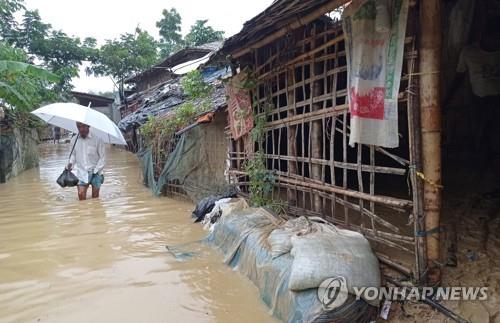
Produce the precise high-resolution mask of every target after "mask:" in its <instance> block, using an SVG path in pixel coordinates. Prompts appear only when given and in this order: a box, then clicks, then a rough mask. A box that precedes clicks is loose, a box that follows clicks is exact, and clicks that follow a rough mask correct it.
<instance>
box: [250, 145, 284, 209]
mask: <svg viewBox="0 0 500 323" xmlns="http://www.w3.org/2000/svg"><path fill="white" fill-rule="evenodd" d="M243 169H244V170H245V172H246V173H247V175H248V176H249V177H250V193H251V194H250V203H251V205H252V206H257V207H259V206H267V205H270V204H271V203H272V198H271V193H272V192H273V188H274V184H275V181H276V176H275V174H274V172H273V171H270V170H268V169H267V167H266V163H265V157H264V154H263V153H262V152H260V151H259V152H256V153H255V154H254V155H253V157H252V158H251V159H248V160H246V161H245V163H244V165H243Z"/></svg>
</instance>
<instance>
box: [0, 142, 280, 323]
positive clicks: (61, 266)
mask: <svg viewBox="0 0 500 323" xmlns="http://www.w3.org/2000/svg"><path fill="white" fill-rule="evenodd" d="M68 149H69V147H68V145H41V146H40V152H41V160H40V167H39V168H38V169H32V170H29V171H26V172H24V173H22V174H21V175H20V176H18V177H15V178H13V179H11V180H10V181H8V182H7V183H6V184H0V203H1V205H2V210H1V211H0V321H1V322H175V321H177V322H180V321H182V322H271V321H273V318H272V317H271V316H270V315H269V314H268V312H267V311H268V309H267V308H266V307H265V305H264V304H263V303H262V302H261V300H260V297H259V295H258V291H257V289H256V288H255V286H254V285H252V283H251V282H250V281H249V280H248V279H247V278H245V277H244V276H242V275H241V274H239V273H238V272H236V271H233V270H231V269H230V268H229V267H227V266H225V265H224V264H223V263H222V256H221V255H220V254H218V252H217V251H215V250H213V249H211V248H210V247H208V246H204V245H200V244H195V245H196V248H197V253H196V255H195V256H194V257H192V258H189V259H187V260H185V261H178V260H176V259H175V257H174V256H173V255H172V254H169V253H168V252H167V250H166V248H165V246H166V245H167V244H169V245H172V244H180V243H185V242H190V241H195V240H199V239H201V238H203V237H204V235H205V232H204V231H203V229H202V228H201V226H199V225H195V224H192V223H191V218H190V212H191V210H192V209H193V205H191V204H190V203H186V202H180V201H176V200H172V199H168V198H156V197H154V196H153V195H152V194H151V192H150V191H149V190H148V189H147V188H146V187H144V186H143V185H142V180H141V174H140V167H139V165H138V161H137V159H136V158H135V157H134V155H132V154H131V153H128V152H125V151H122V150H118V149H114V148H109V149H108V161H107V167H106V170H105V176H106V178H105V183H104V185H103V188H102V190H101V198H100V199H94V200H91V199H89V200H87V201H83V202H79V201H78V198H77V194H76V189H75V188H67V189H62V188H60V187H59V186H58V185H57V184H56V182H55V180H56V178H57V176H58V175H59V173H60V172H61V170H62V168H63V167H64V165H65V163H66V156H67V154H68Z"/></svg>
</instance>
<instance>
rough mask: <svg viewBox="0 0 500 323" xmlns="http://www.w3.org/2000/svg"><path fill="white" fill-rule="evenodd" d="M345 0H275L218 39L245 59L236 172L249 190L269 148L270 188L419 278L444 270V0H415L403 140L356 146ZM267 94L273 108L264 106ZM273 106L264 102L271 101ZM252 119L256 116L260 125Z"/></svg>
mask: <svg viewBox="0 0 500 323" xmlns="http://www.w3.org/2000/svg"><path fill="white" fill-rule="evenodd" d="M347 3H348V1H345V0H321V1H317V0H314V1H313V0H304V1H290V0H278V1H275V2H274V3H273V4H272V5H271V6H270V7H269V8H267V9H266V10H265V11H264V12H262V13H261V14H259V15H257V16H256V17H254V18H253V19H251V20H250V21H248V22H246V23H245V24H244V27H243V29H242V30H241V32H240V33H238V34H236V35H234V36H233V37H231V38H229V39H228V40H227V41H226V42H225V44H224V46H223V48H222V49H221V51H220V57H227V58H228V59H229V60H230V62H231V64H232V67H233V71H234V72H235V73H234V74H235V75H236V74H237V71H243V70H249V71H251V73H252V77H253V81H255V82H256V86H255V87H254V88H253V90H252V91H251V96H252V97H253V99H252V100H253V108H254V111H253V113H254V118H259V117H263V118H264V120H265V122H264V124H263V125H261V126H262V128H263V132H264V138H265V139H264V143H263V145H260V146H259V145H257V144H255V143H254V139H253V138H252V136H251V135H250V133H246V134H244V135H242V136H238V138H235V136H234V134H231V133H230V132H229V131H228V137H229V147H230V152H229V163H230V170H229V180H230V182H232V183H235V184H237V185H239V186H240V187H241V189H242V190H248V181H249V178H248V173H247V172H246V171H245V167H244V164H245V161H246V160H248V159H250V158H251V156H252V155H254V154H255V153H256V152H260V153H262V154H263V156H264V159H265V164H266V167H267V169H268V170H271V171H272V172H273V173H274V174H275V183H274V190H273V192H272V195H273V199H277V200H282V201H284V202H286V205H287V207H286V210H287V213H289V214H294V215H311V216H321V217H323V218H325V219H327V220H329V221H331V222H333V223H335V224H336V225H339V226H342V227H345V228H348V229H352V230H355V231H358V232H361V233H363V234H364V235H365V236H366V238H368V239H369V241H371V243H372V246H373V247H374V250H376V252H377V255H378V256H379V260H380V261H381V263H382V264H383V265H384V266H385V267H386V268H387V270H396V271H397V272H399V273H402V274H404V275H406V276H411V277H413V278H414V279H415V280H417V281H418V282H419V283H420V284H427V283H431V284H434V283H436V282H439V280H440V264H439V261H440V254H439V250H440V249H439V240H440V235H441V233H440V232H441V230H440V209H441V153H440V149H441V142H440V137H441V124H440V114H441V113H440V104H439V102H440V101H439V100H440V93H439V89H440V82H439V73H438V72H437V71H439V70H440V55H441V49H440V46H441V40H440V39H441V32H440V24H441V18H440V1H439V0H430V1H427V0H426V1H418V2H415V1H410V4H409V14H408V20H407V27H406V37H405V41H404V60H403V64H402V65H403V68H402V76H401V84H400V87H399V88H400V90H399V96H398V123H399V124H398V126H399V146H398V147H396V148H390V149H389V148H383V147H381V146H376V145H361V144H357V145H355V146H354V147H352V146H350V145H349V144H348V143H349V136H350V129H351V128H350V127H351V126H350V116H349V105H348V101H347V96H348V90H347V59H346V42H345V36H344V33H343V29H342V25H341V23H340V21H339V17H340V15H339V14H340V12H341V11H342V10H343V8H344V6H345V5H346V4H347ZM264 106H267V107H268V108H264ZM266 109H267V111H265V110H266ZM255 126H257V125H255Z"/></svg>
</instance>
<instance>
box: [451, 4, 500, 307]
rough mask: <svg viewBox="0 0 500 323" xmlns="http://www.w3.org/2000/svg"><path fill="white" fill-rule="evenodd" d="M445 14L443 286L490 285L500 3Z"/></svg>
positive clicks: (499, 248) (498, 211) (498, 249)
mask: <svg viewBox="0 0 500 323" xmlns="http://www.w3.org/2000/svg"><path fill="white" fill-rule="evenodd" d="M444 13H445V18H444V19H445V23H444V25H445V30H444V33H443V47H442V50H443V56H442V148H443V149H442V153H443V155H442V175H443V181H442V183H443V204H442V214H441V227H442V228H443V230H444V232H443V238H444V239H441V242H442V243H441V246H442V249H441V250H442V253H441V254H442V259H443V263H442V265H443V275H442V277H443V281H442V284H443V285H444V286H451V285H453V283H456V282H460V283H461V284H462V286H472V285H474V286H488V284H489V283H490V282H491V281H492V279H498V278H494V277H498V276H495V275H498V272H500V263H499V262H498V261H497V259H499V258H498V257H499V256H500V129H499V126H498V122H499V121H500V5H499V3H498V1H457V2H456V3H455V1H451V2H449V3H447V4H445V8H444ZM498 292H499V290H498V288H496V287H494V288H490V293H491V294H490V295H489V296H490V297H498ZM460 306H461V305H460ZM483 306H485V307H486V310H487V311H485V313H488V312H490V311H489V310H488V304H484V305H483ZM458 310H459V312H461V313H464V311H466V310H467V309H464V308H460V309H458Z"/></svg>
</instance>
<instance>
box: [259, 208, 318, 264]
mask: <svg viewBox="0 0 500 323" xmlns="http://www.w3.org/2000/svg"><path fill="white" fill-rule="evenodd" d="M317 230H318V226H317V223H314V222H311V221H310V220H309V219H308V218H306V217H304V216H301V217H299V218H296V219H292V220H288V221H286V222H284V223H283V224H282V225H281V226H280V227H279V228H277V229H275V230H273V232H271V234H270V235H269V237H268V238H267V242H268V243H269V246H270V247H271V255H272V257H273V259H274V258H276V257H279V256H281V255H283V254H285V253H288V252H290V250H291V249H292V242H291V241H290V238H291V237H292V236H293V235H303V234H307V233H310V232H314V231H317Z"/></svg>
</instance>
